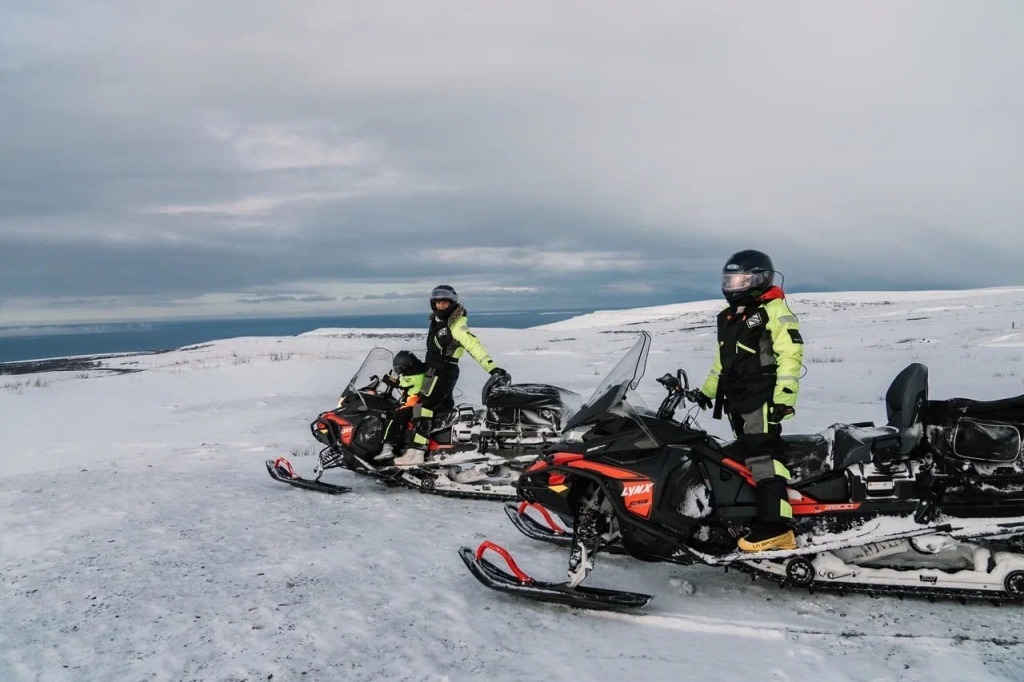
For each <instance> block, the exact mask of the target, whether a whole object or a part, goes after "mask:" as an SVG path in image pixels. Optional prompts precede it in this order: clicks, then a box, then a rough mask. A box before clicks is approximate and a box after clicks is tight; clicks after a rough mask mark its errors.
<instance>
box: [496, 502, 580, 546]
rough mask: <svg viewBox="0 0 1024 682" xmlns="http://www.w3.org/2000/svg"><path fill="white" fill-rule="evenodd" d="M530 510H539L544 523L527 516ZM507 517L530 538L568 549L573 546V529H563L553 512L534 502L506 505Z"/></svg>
mask: <svg viewBox="0 0 1024 682" xmlns="http://www.w3.org/2000/svg"><path fill="white" fill-rule="evenodd" d="M528 509H536V510H538V512H539V513H540V514H541V516H542V517H543V519H544V523H541V522H540V521H538V520H537V518H536V517H534V516H532V515H530V514H527V513H526V512H527V510H528ZM505 515H506V516H508V518H509V520H510V521H511V522H512V525H514V526H515V527H516V529H517V530H519V532H520V533H522V534H523V535H525V536H526V537H528V538H531V539H533V540H540V541H541V542H550V543H552V544H555V545H563V546H566V547H568V546H569V545H571V544H572V529H571V528H569V529H565V528H563V527H562V526H561V525H560V524H559V523H558V522H557V521H555V519H554V518H553V516H552V514H551V512H549V511H548V510H547V509H545V508H544V507H542V506H541V505H539V504H536V503H534V502H520V503H519V504H516V503H514V502H510V503H508V504H506V505H505Z"/></svg>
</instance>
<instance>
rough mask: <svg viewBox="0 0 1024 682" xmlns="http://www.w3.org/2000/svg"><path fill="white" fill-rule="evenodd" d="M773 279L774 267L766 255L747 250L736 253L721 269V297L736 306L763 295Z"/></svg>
mask: <svg viewBox="0 0 1024 682" xmlns="http://www.w3.org/2000/svg"><path fill="white" fill-rule="evenodd" d="M774 279H775V267H774V266H773V265H772V259H771V258H769V257H768V254H766V253H763V252H761V251H754V250H753V249H747V250H745V251H737V252H736V253H734V254H733V255H732V256H731V257H730V258H729V260H727V261H726V262H725V267H723V268H722V295H723V296H725V300H727V301H728V302H729V303H731V304H733V305H736V304H738V303H742V302H744V301H753V300H755V299H757V298H759V297H760V296H762V295H763V294H764V292H766V291H767V290H768V287H770V286H771V285H772V281H773V280H774Z"/></svg>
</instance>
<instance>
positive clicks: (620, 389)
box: [563, 332, 658, 447]
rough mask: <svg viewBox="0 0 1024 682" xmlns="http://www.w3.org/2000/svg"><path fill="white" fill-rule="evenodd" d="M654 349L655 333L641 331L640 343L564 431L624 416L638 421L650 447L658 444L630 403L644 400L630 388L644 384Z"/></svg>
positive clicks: (616, 367) (618, 364) (613, 369)
mask: <svg viewBox="0 0 1024 682" xmlns="http://www.w3.org/2000/svg"><path fill="white" fill-rule="evenodd" d="M650 349H651V335H650V334H648V333H647V332H640V338H639V339H638V340H637V342H636V343H635V344H633V347H632V348H630V349H629V351H628V352H627V353H626V354H625V355H624V356H623V357H622V359H621V360H619V362H618V363H617V364H616V365H615V367H613V368H612V371H611V372H609V373H608V376H606V377H605V378H604V380H603V381H602V382H601V383H600V384H598V387H597V389H596V390H595V391H594V393H593V395H591V396H590V399H589V400H587V402H585V403H584V404H583V407H581V408H580V410H579V412H577V413H576V414H574V415H573V416H572V417H571V418H570V419H569V421H568V422H566V425H565V428H564V429H563V431H569V430H571V429H574V428H577V427H579V426H583V425H585V424H591V423H594V422H596V421H597V420H599V419H600V418H602V417H604V416H606V415H616V416H622V417H627V418H629V419H631V420H632V421H634V422H635V423H636V424H637V426H639V427H640V429H642V430H643V431H644V433H645V434H646V435H647V437H648V438H647V440H648V441H649V442H650V447H656V446H657V444H658V441H657V439H656V438H655V437H654V435H653V434H652V433H651V432H650V429H648V428H647V426H646V424H644V422H643V420H642V419H640V417H639V416H638V414H637V411H636V410H635V409H634V407H633V405H631V404H630V401H632V402H634V403H636V404H638V405H641V404H642V402H643V401H642V400H640V398H639V396H630V391H633V390H635V389H636V387H637V386H638V385H639V384H640V379H641V378H642V377H643V375H644V371H645V370H646V369H647V354H648V352H649V351H650ZM627 398H629V399H627Z"/></svg>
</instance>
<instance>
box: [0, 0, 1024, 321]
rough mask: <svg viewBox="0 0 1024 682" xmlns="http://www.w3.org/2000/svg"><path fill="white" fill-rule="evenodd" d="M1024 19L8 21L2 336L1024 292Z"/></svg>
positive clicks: (382, 11)
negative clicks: (362, 316)
mask: <svg viewBox="0 0 1024 682" xmlns="http://www.w3.org/2000/svg"><path fill="white" fill-rule="evenodd" d="M1021 74H1024V3H1021V2H1019V0H1004V1H998V0H989V1H987V2H975V1H973V0H962V1H959V2H946V1H942V0H921V1H919V2H918V1H912V0H906V1H902V2H891V1H889V0H884V1H883V0H878V1H872V0H861V1H858V2H851V3H834V2H820V1H819V0H807V1H806V2H798V1H787V2H778V1H766V0H747V1H743V2H723V1H721V0H707V1H704V2H696V1H687V0H664V1H658V2H655V1H649V0H630V1H629V2H626V1H624V0H621V1H619V2H604V1H599V0H579V1H575V2H561V1H559V0H536V1H535V0H496V1H494V2H487V1H483V2H482V1H480V0H464V1H456V0H430V1H429V2H425V1H423V0H366V1H364V2H353V1H345V0H323V1H320V0H303V1H302V2H290V3H289V2H280V1H277V2H271V1H269V0H245V1H244V2H242V1H238V0H222V1H219V2H213V3H211V2H207V1H204V2H199V1H198V0H176V1H175V2H172V3H157V2H138V1H137V0H97V1H96V2H76V1H74V0H68V1H67V2H52V1H48V0H5V2H4V7H3V21H2V22H0V154H2V159H3V161H2V166H0V325H3V324H14V323H26V322H43V321H46V322H52V321H76V320H81V321H92V320H103V319H123V318H126V317H133V316H136V317H152V316H159V317H180V316H190V315H232V316H248V315H269V314H274V315H279V314H296V315H298V314H313V313H328V314H348V313H364V312H381V313H398V312H410V311H414V310H421V309H425V302H424V300H425V297H426V293H427V292H428V291H429V289H430V288H431V286H433V285H434V284H437V283H440V282H446V283H451V284H453V285H455V286H456V288H458V289H459V291H460V293H461V294H462V297H463V300H464V301H465V302H466V304H467V307H469V308H470V310H473V309H476V310H489V311H490V310H501V309H525V308H546V309H573V310H575V309H584V308H591V309H593V308H599V309H603V308H619V307H635V306H642V305H656V304H662V303H671V302H677V301H684V300H692V299H694V298H711V297H715V296H717V295H719V291H718V283H719V282H718V276H719V272H720V269H721V267H722V265H723V263H724V261H725V259H726V258H727V257H728V256H729V255H730V254H731V253H732V252H734V251H736V250H739V249H742V248H760V249H763V250H765V251H767V252H768V253H769V254H770V255H771V256H772V257H773V259H774V261H775V265H776V267H777V269H778V270H779V271H781V272H783V273H784V274H785V282H786V288H787V290H789V291H792V292H810V291H822V290H846V289H875V290H877V289H907V288H913V289H916V288H929V289H930V288H964V287H979V286H990V285H991V286H996V285H1006V284H1021V283H1022V282H1024V270H1022V266H1021V263H1022V256H1024V247H1022V246H1021V238H1020V234H1021V233H1022V230H1024V187H1022V184H1024V183H1022V180H1024V160H1022V159H1024V133H1022V131H1021V126H1022V123H1021V122H1022V121H1024V78H1022V76H1021Z"/></svg>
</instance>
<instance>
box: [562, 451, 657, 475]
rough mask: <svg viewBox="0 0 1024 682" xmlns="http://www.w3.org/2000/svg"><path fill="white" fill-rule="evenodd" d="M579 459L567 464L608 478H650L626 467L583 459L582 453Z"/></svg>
mask: <svg viewBox="0 0 1024 682" xmlns="http://www.w3.org/2000/svg"><path fill="white" fill-rule="evenodd" d="M579 457H580V460H579V461H575V460H574V461H572V462H570V463H569V466H570V467H571V468H573V469H588V470H590V471H596V472H598V473H600V474H604V475H605V476H608V477H609V478H614V479H618V480H620V481H621V480H623V479H626V478H633V479H637V480H642V481H647V480H650V479H648V478H647V477H646V476H644V475H643V474H638V473H636V472H635V471H629V470H628V469H619V468H617V467H613V466H608V465H607V464H598V463H597V462H590V461H587V460H584V459H583V455H580V456H579Z"/></svg>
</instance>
